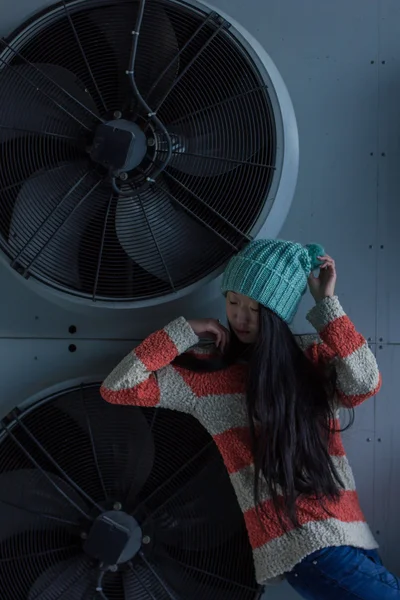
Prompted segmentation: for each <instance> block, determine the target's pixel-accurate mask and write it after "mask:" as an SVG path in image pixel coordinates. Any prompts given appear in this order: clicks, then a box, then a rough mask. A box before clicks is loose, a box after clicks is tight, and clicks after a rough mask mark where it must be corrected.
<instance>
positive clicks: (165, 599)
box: [123, 560, 205, 600]
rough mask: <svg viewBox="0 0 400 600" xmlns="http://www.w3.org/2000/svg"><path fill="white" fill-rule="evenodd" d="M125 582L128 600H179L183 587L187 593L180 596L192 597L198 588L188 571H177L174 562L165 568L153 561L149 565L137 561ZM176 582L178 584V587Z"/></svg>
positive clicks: (127, 574) (127, 572)
mask: <svg viewBox="0 0 400 600" xmlns="http://www.w3.org/2000/svg"><path fill="white" fill-rule="evenodd" d="M123 583H124V592H125V599H126V600H130V599H131V598H135V599H136V598H137V600H171V598H173V599H174V600H175V599H176V600H178V599H177V597H176V593H177V591H178V590H179V591H181V590H182V591H183V589H185V590H186V591H187V595H185V594H183V595H180V596H179V598H192V597H193V592H194V590H195V589H196V587H195V585H194V584H195V583H196V582H195V581H193V580H192V579H191V578H190V577H189V581H188V573H187V572H186V573H184V571H183V569H179V572H177V568H176V565H175V564H174V563H172V564H169V565H167V564H166V568H165V569H163V568H161V567H160V565H157V566H156V565H154V564H153V561H152V564H150V563H148V565H147V564H146V563H145V562H143V561H142V560H137V561H135V563H134V564H133V565H132V566H131V570H129V571H126V572H125V574H124V579H123ZM184 583H185V588H183V584H184ZM174 584H177V587H175V585H174ZM204 597H205V596H204Z"/></svg>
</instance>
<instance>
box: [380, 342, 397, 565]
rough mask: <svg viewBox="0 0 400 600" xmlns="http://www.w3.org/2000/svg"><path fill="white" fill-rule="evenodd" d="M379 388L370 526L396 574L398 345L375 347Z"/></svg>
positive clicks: (388, 563) (386, 561)
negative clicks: (372, 509) (379, 380)
mask: <svg viewBox="0 0 400 600" xmlns="http://www.w3.org/2000/svg"><path fill="white" fill-rule="evenodd" d="M377 355H378V360H379V364H380V367H381V370H382V377H383V387H382V391H381V393H380V394H379V396H377V398H376V434H375V439H374V446H375V488H374V489H375V492H374V513H375V516H374V525H375V530H376V532H378V533H377V539H378V541H379V542H380V544H381V553H382V556H383V558H384V560H385V563H386V565H387V566H388V568H389V569H391V570H392V571H394V572H395V573H396V574H397V575H399V574H400V555H399V533H400V518H399V498H400V436H399V412H400V399H399V391H398V385H399V383H398V382H399V379H398V377H399V366H400V346H399V345H381V346H378V354H377Z"/></svg>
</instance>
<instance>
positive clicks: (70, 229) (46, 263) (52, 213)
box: [9, 160, 109, 288]
mask: <svg viewBox="0 0 400 600" xmlns="http://www.w3.org/2000/svg"><path fill="white" fill-rule="evenodd" d="M88 169H89V165H88V162H86V161H83V160H82V161H76V162H74V163H71V164H65V165H58V166H56V167H55V168H54V169H48V170H47V169H43V170H42V171H39V172H37V173H34V174H33V175H32V176H31V177H30V178H29V179H27V181H26V182H25V183H24V184H23V185H22V187H21V189H20V191H19V193H18V196H17V198H16V201H15V204H14V208H13V213H12V218H11V223H10V229H9V244H10V246H11V248H12V249H13V250H14V251H15V252H16V253H17V255H20V257H21V258H20V262H21V264H22V265H24V266H25V265H26V266H27V267H29V265H30V263H31V261H34V262H35V267H36V268H38V269H41V270H42V272H45V273H46V275H47V276H48V277H50V278H51V279H53V280H54V279H55V280H57V279H58V277H59V276H60V273H63V276H64V281H65V280H67V281H68V284H69V285H70V286H73V287H75V288H78V287H79V285H80V274H79V260H78V259H79V251H80V246H81V243H82V238H83V236H84V234H85V228H86V227H87V224H88V221H89V219H90V218H92V217H93V216H94V215H96V211H98V210H100V208H101V205H102V203H103V202H107V200H108V197H109V193H108V192H107V193H106V194H105V196H104V198H100V199H99V195H98V194H96V201H93V198H89V199H88V201H85V200H83V199H84V198H85V196H86V195H87V194H89V193H90V191H91V190H92V188H93V187H94V186H95V185H96V182H97V181H99V179H98V177H97V176H96V175H94V173H93V172H89V171H88ZM82 200H83V202H82V204H80V203H81V201H82ZM101 200H102V201H101ZM75 211H76V212H75ZM69 217H70V218H69ZM67 219H68V221H67Z"/></svg>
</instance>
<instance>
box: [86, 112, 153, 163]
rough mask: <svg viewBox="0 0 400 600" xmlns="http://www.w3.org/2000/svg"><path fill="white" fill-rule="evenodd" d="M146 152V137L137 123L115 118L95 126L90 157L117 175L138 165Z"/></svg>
mask: <svg viewBox="0 0 400 600" xmlns="http://www.w3.org/2000/svg"><path fill="white" fill-rule="evenodd" d="M146 152H147V139H146V136H145V134H144V133H143V131H142V130H141V129H140V127H139V125H137V124H136V123H132V122H131V121H128V120H127V119H115V120H113V121H108V122H107V123H101V124H100V125H99V126H98V127H97V129H96V133H95V137H94V140H93V144H92V147H91V150H90V157H91V159H92V160H93V161H94V162H97V163H100V164H101V165H103V166H104V167H107V168H109V169H111V171H112V172H113V173H114V175H118V174H119V173H120V172H123V171H131V170H132V169H134V168H135V167H137V166H139V165H140V163H141V162H142V160H143V159H144V157H145V155H146Z"/></svg>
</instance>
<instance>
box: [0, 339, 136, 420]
mask: <svg viewBox="0 0 400 600" xmlns="http://www.w3.org/2000/svg"><path fill="white" fill-rule="evenodd" d="M135 345H136V344H135V343H134V342H133V341H124V342H121V341H118V342H111V341H102V342H100V341H97V340H95V341H93V340H89V341H88V340H85V341H82V340H78V341H76V343H75V344H74V346H75V347H76V350H75V351H74V352H71V351H70V349H69V348H70V346H71V340H67V339H65V340H43V339H31V340H29V339H25V340H16V339H14V340H11V339H10V340H0V382H1V383H0V397H1V404H0V416H1V417H3V416H4V415H6V414H7V413H8V412H9V411H10V410H11V409H12V408H14V407H15V406H17V405H19V404H21V403H24V402H25V400H26V399H27V398H30V397H31V396H34V395H36V394H39V393H40V392H42V391H43V390H47V389H48V388H52V387H54V386H58V385H59V384H63V383H64V382H66V381H71V382H72V381H74V382H75V383H77V382H79V383H81V382H83V381H102V379H103V378H104V377H105V376H106V375H107V374H108V373H109V372H110V371H111V369H112V368H113V367H115V365H116V364H117V363H118V362H119V361H120V360H121V359H122V358H123V357H124V356H125V354H128V352H130V350H131V349H132V348H133V347H134V346H135Z"/></svg>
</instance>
